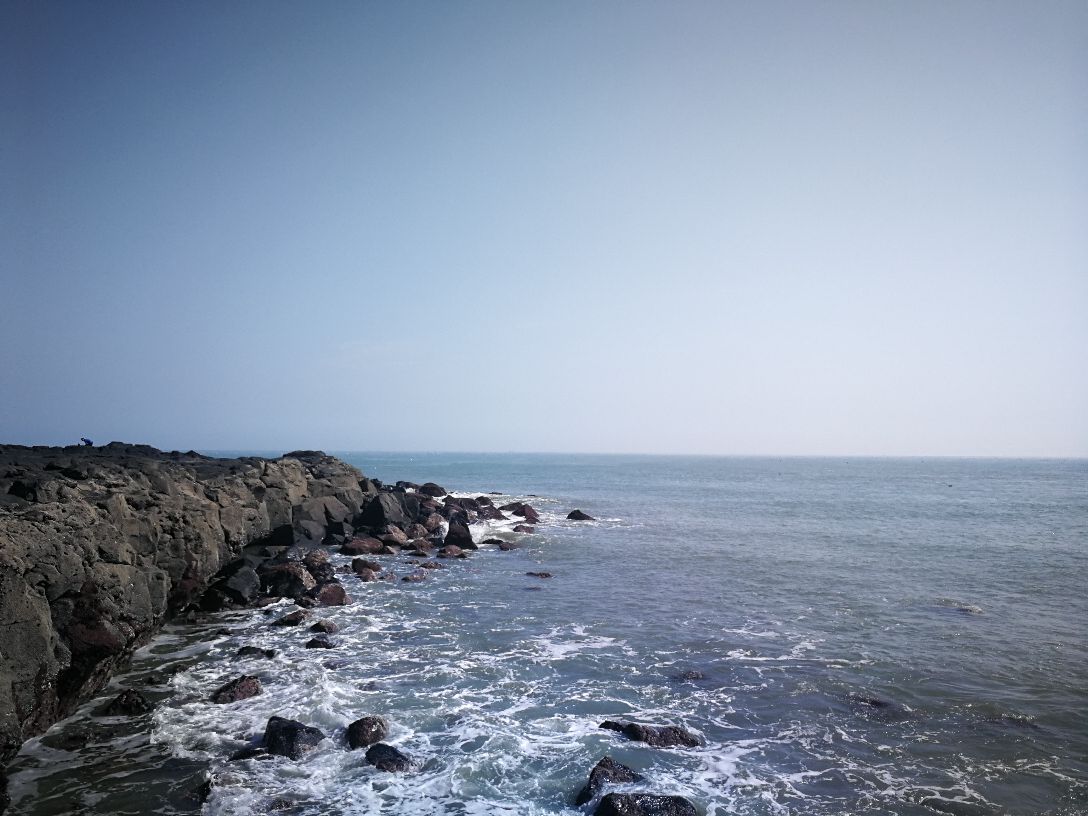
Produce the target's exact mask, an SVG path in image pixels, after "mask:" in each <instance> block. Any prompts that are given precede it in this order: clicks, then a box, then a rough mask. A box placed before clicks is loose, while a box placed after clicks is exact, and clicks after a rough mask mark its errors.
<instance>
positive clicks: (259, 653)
mask: <svg viewBox="0 0 1088 816" xmlns="http://www.w3.org/2000/svg"><path fill="white" fill-rule="evenodd" d="M234 656H235V657H263V658H265V659H267V660H271V659H272V658H273V657H275V656H276V650H275V649H262V648H260V647H259V646H243V647H242V648H241V649H239V650H238V651H237V652H235V655H234Z"/></svg>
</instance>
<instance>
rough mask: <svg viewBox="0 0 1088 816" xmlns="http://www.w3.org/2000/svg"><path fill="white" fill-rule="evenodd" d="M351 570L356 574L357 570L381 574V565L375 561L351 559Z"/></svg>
mask: <svg viewBox="0 0 1088 816" xmlns="http://www.w3.org/2000/svg"><path fill="white" fill-rule="evenodd" d="M351 568H352V569H353V570H355V571H356V572H358V571H359V570H364V569H368V570H372V571H373V572H381V571H382V565H381V564H379V563H378V562H377V561H375V560H373V559H368V558H353V559H352V560H351Z"/></svg>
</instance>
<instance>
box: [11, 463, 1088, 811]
mask: <svg viewBox="0 0 1088 816" xmlns="http://www.w3.org/2000/svg"><path fill="white" fill-rule="evenodd" d="M341 455H342V456H343V458H345V459H347V460H348V461H350V462H352V463H353V464H356V465H357V466H359V467H360V468H361V469H362V470H363V471H364V472H366V473H367V474H368V475H370V476H376V477H378V478H381V479H384V480H387V481H395V480H397V479H408V480H411V481H426V480H432V481H437V482H439V483H441V484H443V485H444V486H446V487H447V488H450V489H452V490H457V491H465V492H469V493H479V492H485V491H501V492H502V493H503V494H505V495H508V496H511V497H527V496H528V494H537V495H536V497H534V498H529V499H528V500H529V501H531V502H532V503H533V504H534V505H535V506H536V507H538V508H539V509H541V510H542V511H544V515H545V522H546V523H544V524H542V525H541V526H539V527H538V528H537V529H538V533H537V534H535V535H516V534H511V533H508V532H503V531H502V529H501V525H500V527H499V528H494V529H491V530H489V531H488V532H487V533H486V534H487V535H491V534H494V533H496V530H497V531H498V534H499V535H501V536H502V537H504V538H508V539H510V540H517V541H519V542H520V543H521V545H522V546H521V548H520V549H518V550H516V551H513V552H506V553H503V552H499V551H497V550H481V551H480V552H479V553H477V554H475V555H474V556H473V557H472V558H471V559H469V560H467V561H461V562H455V563H450V564H449V565H448V568H447V569H445V570H441V571H437V570H436V571H435V573H436V574H433V575H430V576H429V577H428V579H427V580H426V581H424V582H423V583H420V584H405V583H402V582H400V581H397V582H394V583H385V582H380V583H377V584H361V583H357V582H356V581H355V579H354V578H352V577H350V576H347V577H345V578H344V581H345V586H346V587H347V589H348V591H349V593H350V594H351V595H352V596H353V598H354V601H355V602H354V603H353V604H352V605H351V606H349V607H345V608H342V609H336V610H325V611H322V614H323V615H324V616H326V617H330V618H333V619H335V620H336V621H337V623H339V624H340V626H341V632H340V633H339V634H337V635H336V636H334V639H335V640H336V641H337V643H338V644H339V648H337V649H335V650H332V651H329V652H321V653H319V654H315V653H314V650H306V649H304V648H302V643H303V642H304V641H305V640H306V639H307V638H308V637H309V633H308V632H283V631H282V630H275V629H272V628H271V627H269V626H268V617H267V616H266V615H264V614H263V613H261V612H259V611H254V612H245V613H234V614H229V615H224V616H223V617H222V618H220V619H218V620H217V621H216V622H215V623H214V624H213V625H212V627H211V628H212V629H218V628H219V627H223V626H226V627H228V628H229V629H230V634H226V635H217V636H214V637H211V638H209V628H208V627H191V626H188V627H182V626H179V627H171V628H170V629H169V630H167V632H165V633H164V635H163V636H162V637H161V638H160V639H159V640H158V641H157V642H156V643H154V644H152V646H151V647H149V648H147V649H145V650H143V651H142V652H141V654H140V655H139V656H138V658H137V661H136V663H135V665H134V669H133V675H132V676H133V677H135V676H138V675H140V673H141V672H142V673H144V674H146V672H147V671H149V670H150V669H153V668H161V667H163V666H166V667H168V668H169V667H173V668H177V669H180V671H179V672H178V673H177V674H175V675H174V676H173V678H172V680H171V681H170V682H169V683H168V684H165V685H163V686H158V687H154V688H153V689H152V694H153V696H154V697H155V698H156V699H157V701H158V703H159V708H158V709H157V710H156V712H155V713H154V715H152V716H150V717H149V718H147V721H146V722H145V723H144V726H145V727H146V728H147V730H148V734H147V735H141V733H139V732H138V731H132V730H131V729H130V730H129V731H124V729H125V728H126V727H128V726H126V725H125V724H123V723H121V724H115V727H116V728H120V729H121V730H122V731H123V732H124V733H121V734H106V735H105V736H104V737H103V738H102V739H101V740H100V741H99V742H97V743H94V744H92V745H91V747H89V748H84V749H82V750H77V751H65V750H60V749H59V748H57V747H56V746H57V745H59V744H61V743H62V742H63V738H64V734H65V730H66V729H74V728H78V727H80V723H81V722H85V719H83V720H81V719H80V718H79V717H77V718H75V719H74V720H72V721H69V722H67V723H65V724H62V725H61V726H60V727H59V728H57V729H54V731H53V732H51V733H50V734H49V735H47V736H46V737H45V738H44V739H43V740H35V741H33V742H32V743H31V744H29V745H28V746H27V748H26V749H25V750H24V753H23V754H22V755H21V757H20V758H19V759H18V760H17V761H16V763H15V766H14V767H13V772H14V776H13V779H12V792H13V794H15V796H16V799H17V801H16V805H15V807H14V808H13V812H15V813H26V814H35V815H36V816H37V814H45V813H62V812H70V811H71V809H72V807H73V803H77V804H78V805H81V806H82V807H84V808H85V810H84V812H87V813H95V812H101V813H142V812H150V811H158V812H192V811H193V810H194V808H195V806H194V805H192V804H191V803H187V802H186V800H185V794H186V792H187V791H188V790H189V789H190V788H191V787H192V785H193V782H192V780H193V779H194V778H197V777H198V776H199V774H200V773H202V772H203V770H204V769H206V768H210V769H211V771H212V773H213V774H214V776H215V778H216V786H215V788H214V792H213V794H212V797H211V799H210V800H209V801H208V803H207V804H206V805H205V806H204V812H206V813H221V814H249V813H264V812H267V811H268V810H269V808H270V806H271V804H272V803H274V802H278V803H279V804H280V805H281V806H282V807H283V808H284V810H283V811H282V812H287V813H297V814H330V816H331V815H332V814H345V815H346V814H363V813H379V812H381V813H406V814H446V813H450V814H476V813H479V814H484V813H510V814H513V813H518V814H563V813H566V814H575V813H578V812H580V810H579V809H576V808H574V807H573V805H572V804H571V802H572V800H573V796H574V794H575V793H576V792H577V790H578V788H579V787H580V786H581V784H583V783H584V781H585V777H586V775H587V773H588V771H589V769H590V768H591V767H592V765H593V764H594V763H595V762H596V761H597V760H598V759H600V757H601V756H603V755H604V754H605V753H608V754H610V755H612V756H613V757H615V758H616V759H618V760H619V761H621V762H624V763H625V764H628V765H630V766H632V767H634V768H635V769H637V770H639V771H640V772H642V773H643V774H644V775H646V776H647V777H648V778H649V780H650V781H649V783H648V784H649V786H650V787H652V788H653V789H655V790H658V791H661V792H666V793H678V794H681V795H684V796H687V797H689V798H690V799H692V800H693V801H694V802H696V804H697V805H698V806H699V807H700V809H701V810H702V811H704V812H706V813H709V814H720V815H722V816H724V814H843V813H856V814H932V813H952V814H1040V813H1049V814H1077V813H1086V812H1088V593H1086V592H1085V589H1084V587H1085V579H1086V577H1088V463H1086V462H1083V461H1072V462H1065V461H999V460H955V459H940V460H890V459H888V460H885V459H858V460H845V459H843V460H836V459H732V458H729V459H722V458H694V457H691V458H686V457H685V458H681V457H645V458H642V457H606V456H552V455H548V456H544V455H540V456H522V455H450V454H427V455H403V454H397V455H392V454H341ZM575 507H578V508H581V509H582V510H584V511H586V512H588V513H590V514H591V515H593V516H595V517H597V518H598V519H599V521H597V522H593V523H574V522H567V521H565V520H564V516H565V515H566V513H567V512H568V511H569V510H570V509H573V508H575ZM482 534H483V533H478V534H477V538H479V537H481V535H482ZM388 561H389V564H390V567H391V568H392V569H393V570H394V571H396V572H398V573H407V572H408V571H410V566H409V565H408V564H406V563H404V561H403V560H402V559H399V558H390V559H388ZM540 570H546V571H548V572H551V573H553V576H554V577H552V578H550V579H547V580H541V579H536V578H531V577H528V576H526V575H525V573H526V572H527V571H540ZM284 608H286V607H284ZM248 643H253V644H257V645H266V646H269V647H272V648H277V649H280V654H279V656H278V657H277V658H276V659H275V660H274V661H270V662H258V661H252V660H251V661H238V660H236V659H234V658H233V657H232V655H233V654H234V652H236V651H237V649H238V647H239V646H240V645H243V644H248ZM243 671H245V672H247V673H255V674H258V675H259V676H260V677H261V679H262V682H264V684H265V688H266V691H265V694H264V695H262V696H261V697H258V698H253V699H252V700H248V701H244V702H241V703H237V704H233V705H231V706H225V707H224V706H213V705H211V704H209V703H207V702H206V698H207V695H208V693H210V691H211V690H212V689H214V688H216V687H217V686H218V685H220V684H221V683H223V682H225V681H226V680H227V679H230V678H231V677H233V676H236V675H237V674H240V673H242V672H243ZM131 679H132V678H119V679H118V681H117V685H125V684H128V683H129V682H130V681H131ZM372 713H378V714H383V715H385V716H386V717H387V718H389V720H390V721H391V722H392V723H393V731H392V733H391V735H390V741H391V742H393V743H395V744H397V745H398V747H400V748H401V749H402V750H404V751H406V752H407V753H409V754H410V755H411V756H412V757H413V758H414V759H416V760H417V762H418V770H417V771H416V772H414V773H412V774H409V775H402V776H393V775H388V774H381V773H378V772H375V771H374V770H373V769H372V768H370V767H368V766H366V765H365V763H363V761H362V756H361V754H359V753H357V752H350V751H347V750H345V748H344V745H343V736H342V732H343V729H344V727H345V726H346V725H347V724H348V723H349V722H351V721H352V720H354V719H356V718H358V717H360V716H363V715H364V714H372ZM273 714H281V715H285V716H292V717H295V718H297V719H301V720H303V721H305V722H307V723H310V724H313V725H316V726H318V727H319V728H321V729H322V730H323V731H325V733H326V734H329V735H330V737H332V738H331V739H329V740H326V742H325V743H323V745H322V748H320V749H319V750H318V751H317V752H315V753H314V754H312V755H310V756H309V757H308V758H307V759H305V760H304V761H302V762H299V763H291V762H288V761H286V760H283V761H281V760H278V759H277V760H272V761H255V760H247V761H243V762H233V763H228V762H226V757H227V756H229V754H230V753H231V752H233V751H234V750H237V748H239V747H242V746H244V745H245V744H246V741H247V740H250V739H252V738H253V737H254V735H255V734H258V733H259V732H260V731H262V730H263V726H264V723H265V721H266V720H267V718H268V717H269V716H272V715H273ZM608 718H613V719H618V718H627V719H634V720H638V721H644V722H652V723H661V724H664V723H675V724H680V725H684V726H687V727H688V728H691V729H693V730H695V731H697V732H698V733H700V734H701V735H702V737H703V739H704V741H705V745H704V746H703V747H700V748H696V749H675V750H662V749H653V748H649V747H647V746H644V745H639V744H635V743H630V742H625V741H624V740H623V739H622V738H621V737H619V735H616V734H614V733H612V732H609V731H602V730H601V729H599V728H597V724H598V723H599V722H600V721H601V720H604V719H608ZM64 808H68V810H65V809H64ZM186 808H188V810H186Z"/></svg>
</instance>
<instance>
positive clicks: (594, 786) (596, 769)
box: [574, 756, 644, 806]
mask: <svg viewBox="0 0 1088 816" xmlns="http://www.w3.org/2000/svg"><path fill="white" fill-rule="evenodd" d="M643 779H644V777H643V776H642V774H639V773H635V772H634V771H632V770H631V769H630V768H628V767H627V766H626V765H621V764H620V763H618V762H616V760H614V759H612V757H610V756H606V757H604V758H603V759H602V760H601V761H600V762H598V763H597V764H596V765H594V766H593V770H592V771H590V772H589V781H588V782H586V784H585V787H583V788H582V790H581V792H580V793H579V794H578V798H577V799H575V800H574V804H575V805H579V806H581V805H584V804H587V803H588V802H590V801H591V800H593V799H594V798H595V797H596V796H597V795H598V794H599V793H600V792H601V790H603V789H604V787H605V786H606V785H624V784H627V783H630V782H641V781H642V780H643Z"/></svg>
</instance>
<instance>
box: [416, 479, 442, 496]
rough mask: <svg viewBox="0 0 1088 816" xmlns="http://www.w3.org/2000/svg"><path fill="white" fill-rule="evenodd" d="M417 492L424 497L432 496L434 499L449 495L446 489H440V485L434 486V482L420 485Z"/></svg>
mask: <svg viewBox="0 0 1088 816" xmlns="http://www.w3.org/2000/svg"><path fill="white" fill-rule="evenodd" d="M419 492H420V493H422V494H423V495H424V496H434V497H435V498H439V497H441V496H445V495H446V494H447V493H449V491H448V490H446V488H444V487H442V486H441V485H436V484H435V483H434V482H426V483H424V484H422V485H420V487H419Z"/></svg>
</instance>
